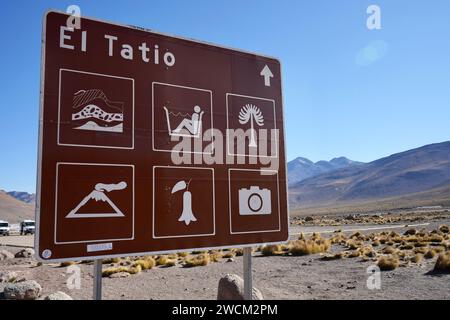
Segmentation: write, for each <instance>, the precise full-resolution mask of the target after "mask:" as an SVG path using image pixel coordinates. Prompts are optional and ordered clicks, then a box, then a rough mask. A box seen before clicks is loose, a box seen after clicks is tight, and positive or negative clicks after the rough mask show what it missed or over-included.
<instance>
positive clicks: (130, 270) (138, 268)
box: [126, 260, 150, 274]
mask: <svg viewBox="0 0 450 320" xmlns="http://www.w3.org/2000/svg"><path fill="white" fill-rule="evenodd" d="M137 261H146V260H137ZM149 269H150V268H149ZM141 271H142V265H141V264H136V265H133V266H131V267H128V268H127V271H126V272H128V273H129V274H138V273H140V272H141Z"/></svg>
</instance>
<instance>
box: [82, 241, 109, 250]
mask: <svg viewBox="0 0 450 320" xmlns="http://www.w3.org/2000/svg"><path fill="white" fill-rule="evenodd" d="M112 248H113V245H112V242H109V243H96V244H88V245H87V252H96V251H107V250H112Z"/></svg>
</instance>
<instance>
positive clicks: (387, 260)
mask: <svg viewBox="0 0 450 320" xmlns="http://www.w3.org/2000/svg"><path fill="white" fill-rule="evenodd" d="M377 265H378V267H379V268H380V270H381V271H390V270H395V269H397V268H398V266H399V261H398V258H397V257H395V256H392V255H391V256H383V257H381V258H380V259H378V262H377Z"/></svg>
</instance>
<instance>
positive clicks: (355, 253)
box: [347, 250, 361, 258]
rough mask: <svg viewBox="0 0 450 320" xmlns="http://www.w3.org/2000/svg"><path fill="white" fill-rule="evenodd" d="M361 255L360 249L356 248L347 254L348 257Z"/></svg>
mask: <svg viewBox="0 0 450 320" xmlns="http://www.w3.org/2000/svg"><path fill="white" fill-rule="evenodd" d="M360 255H361V251H360V250H354V251H352V252H350V253H349V254H348V255H347V258H358V257H359V256H360Z"/></svg>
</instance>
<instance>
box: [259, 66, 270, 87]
mask: <svg viewBox="0 0 450 320" xmlns="http://www.w3.org/2000/svg"><path fill="white" fill-rule="evenodd" d="M260 75H262V76H263V77H264V85H265V86H266V87H270V78H273V73H272V71H270V69H269V67H268V66H267V64H266V65H265V67H264V68H263V69H262V71H261V73H260Z"/></svg>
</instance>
